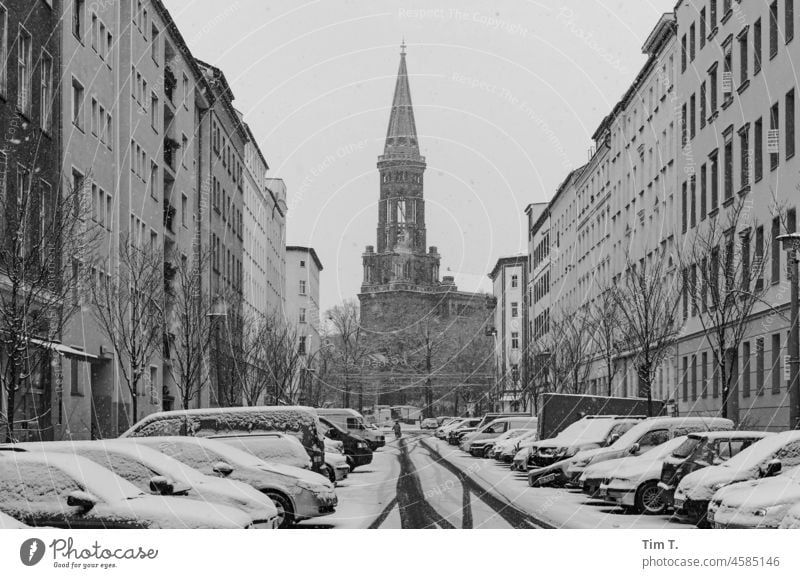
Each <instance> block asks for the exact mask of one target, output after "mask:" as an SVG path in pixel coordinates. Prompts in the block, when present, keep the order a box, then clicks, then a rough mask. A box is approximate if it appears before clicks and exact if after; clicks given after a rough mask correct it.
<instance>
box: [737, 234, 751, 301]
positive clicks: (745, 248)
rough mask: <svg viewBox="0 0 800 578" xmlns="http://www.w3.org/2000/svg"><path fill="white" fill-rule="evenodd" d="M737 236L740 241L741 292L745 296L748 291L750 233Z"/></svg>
mask: <svg viewBox="0 0 800 578" xmlns="http://www.w3.org/2000/svg"><path fill="white" fill-rule="evenodd" d="M739 236H740V240H741V257H740V259H741V264H742V291H743V292H744V293H745V294H746V293H747V292H749V291H750V233H749V232H747V231H742V232H741V233H739Z"/></svg>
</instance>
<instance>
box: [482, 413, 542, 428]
mask: <svg viewBox="0 0 800 578" xmlns="http://www.w3.org/2000/svg"><path fill="white" fill-rule="evenodd" d="M506 417H516V418H521V419H522V420H530V419H531V418H535V417H536V416H533V415H531V414H529V413H525V412H508V413H502V412H489V413H485V414H484V415H483V416H482V417H481V418H480V419H479V420H478V423H477V424H476V425H475V428H476V429H481V428H482V427H483V426H485V425H487V424H489V423H491V422H493V421H494V420H496V419H501V418H506Z"/></svg>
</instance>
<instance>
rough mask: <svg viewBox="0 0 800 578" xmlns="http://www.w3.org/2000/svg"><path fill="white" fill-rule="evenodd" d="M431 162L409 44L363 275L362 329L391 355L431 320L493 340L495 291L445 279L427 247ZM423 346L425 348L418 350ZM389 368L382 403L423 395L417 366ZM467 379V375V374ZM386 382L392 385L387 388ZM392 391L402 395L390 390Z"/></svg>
mask: <svg viewBox="0 0 800 578" xmlns="http://www.w3.org/2000/svg"><path fill="white" fill-rule="evenodd" d="M425 167H426V164H425V157H423V156H422V155H421V154H420V148H419V139H418V137H417V128H416V123H415V120H414V108H413V106H412V103H411V91H410V87H409V80H408V71H407V68H406V54H405V47H403V50H402V51H401V54H400V68H399V71H398V74H397V81H396V84H395V91H394V100H393V102H392V110H391V115H390V118H389V128H388V130H387V133H386V142H385V146H384V151H383V154H382V155H381V156H379V157H378V173H379V177H380V199H379V203H378V225H377V240H376V244H375V245H369V246H367V248H366V251H365V252H364V254H363V255H362V260H363V268H364V278H363V282H362V284H361V292H360V293H359V295H358V298H359V301H360V304H361V325H362V328H363V329H364V331H365V333H366V335H367V338H368V339H369V340H371V342H372V343H373V347H377V348H378V349H381V350H383V351H384V352H386V353H397V351H398V350H402V349H403V347H404V346H407V345H408V343H409V342H416V343H417V344H419V340H420V335H421V333H424V332H426V331H427V332H430V329H429V327H430V326H431V325H432V324H435V325H436V327H437V330H436V331H437V338H438V339H439V340H440V341H441V340H446V341H453V342H455V341H456V340H460V341H463V340H465V339H466V340H467V341H472V340H477V341H479V342H480V343H481V347H482V346H483V342H486V344H487V345H488V341H487V340H490V339H491V338H490V337H486V335H485V330H484V325H485V324H486V323H487V320H488V319H489V316H490V309H489V308H490V307H491V298H490V296H488V295H487V294H485V293H470V292H465V291H459V290H458V287H457V286H456V284H455V280H454V278H453V277H450V276H445V277H442V278H441V279H440V277H439V273H440V270H439V267H440V262H441V256H440V255H439V252H438V250H437V248H436V247H435V246H431V247H428V246H427V228H426V225H425V200H424V196H423V189H424V174H425ZM443 327H444V329H442V328H443ZM443 332H444V334H443ZM418 351H419V348H417V354H418ZM451 359H453V358H452V357H450V356H448V357H447V358H445V359H441V358H440V359H439V360H438V363H439V364H440V365H442V366H443V365H444V364H448V363H450V360H451ZM388 373H391V374H392V379H391V380H389V381H387V380H378V381H382V383H374V384H372V386H373V387H375V388H376V391H377V392H378V395H377V400H378V403H405V402H407V401H408V402H413V401H415V400H417V399H419V397H416V394H417V393H419V390H417V389H416V388H415V387H414V386H413V383H414V381H413V380H415V379H420V374H419V371H410V374H409V375H407V376H406V377H407V378H408V380H411V381H406V380H404V379H403V378H402V377H401V375H402V373H403V370H402V369H397V370H389V371H388ZM398 373H399V374H401V375H398ZM398 378H399V381H398ZM460 381H462V380H461V379H460V376H455V377H453V376H451V378H450V379H449V380H448V383H446V384H445V383H443V382H442V381H441V380H440V382H439V384H438V385H439V386H440V387H448V388H450V387H451V386H452V387H456V386H458V385H459V384H460V383H459V382H460ZM463 381H468V379H467V377H465V378H464V380H463ZM469 381H472V380H469ZM388 382H391V383H393V384H394V387H391V388H390V389H389V390H387V387H386V383H388ZM401 382H405V384H404V385H401ZM426 384H427V385H426V387H428V392H429V393H428V395H426V396H424V397H425V399H426V401H427V400H429V399H430V381H427V382H426ZM397 386H399V387H397ZM409 386H410V387H409ZM390 390H394V391H395V392H396V391H398V390H399V391H401V393H399V394H398V393H394V394H392V393H391V392H390ZM423 403H424V402H423Z"/></svg>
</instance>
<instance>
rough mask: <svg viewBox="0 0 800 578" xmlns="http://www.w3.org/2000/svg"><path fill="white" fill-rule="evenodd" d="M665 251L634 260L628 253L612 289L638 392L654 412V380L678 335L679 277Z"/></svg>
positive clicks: (649, 413)
mask: <svg viewBox="0 0 800 578" xmlns="http://www.w3.org/2000/svg"><path fill="white" fill-rule="evenodd" d="M665 259H666V255H660V257H659V255H656V258H653V259H640V260H639V262H638V263H637V262H635V261H634V260H633V259H632V258H631V256H630V254H628V255H627V257H626V270H625V272H624V273H622V276H621V279H620V280H619V282H618V283H617V285H616V290H615V291H614V292H613V293H612V295H613V296H614V298H615V299H616V300H617V305H618V307H619V311H620V312H621V318H622V322H623V324H624V327H625V330H624V332H623V344H624V346H623V347H624V349H627V350H628V351H629V352H631V353H632V355H633V365H634V367H635V368H636V374H637V377H638V381H639V395H642V396H644V397H647V411H648V415H651V416H652V415H653V393H652V390H653V381H654V380H655V375H656V372H657V371H658V369H659V367H660V366H661V363H662V362H663V361H664V359H665V358H666V356H667V355H668V353H669V351H670V349H671V347H672V345H673V343H674V342H675V339H676V337H677V335H678V329H679V328H678V326H677V314H678V307H679V303H680V291H679V285H680V281H679V280H678V279H677V278H676V275H675V274H674V272H672V271H669V270H668V266H667V264H668V262H667V261H666V260H665Z"/></svg>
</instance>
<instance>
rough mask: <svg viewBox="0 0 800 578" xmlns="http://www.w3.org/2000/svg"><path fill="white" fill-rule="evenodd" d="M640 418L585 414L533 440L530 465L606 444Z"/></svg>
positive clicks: (552, 460) (639, 420)
mask: <svg viewBox="0 0 800 578" xmlns="http://www.w3.org/2000/svg"><path fill="white" fill-rule="evenodd" d="M641 421H642V418H640V417H627V416H619V415H589V416H585V417H583V418H581V419H580V420H578V421H576V422H574V423H572V424H570V426H569V427H567V428H566V429H564V431H562V432H561V433H559V434H558V435H557V436H555V437H552V438H550V439H545V440H542V441H540V442H539V443H538V444H536V446H535V447H536V451H535V452H533V453H531V456H530V464H529V465H530V467H531V469H534V468H542V467H545V466H549V465H551V464H554V463H555V462H560V461H561V460H565V459H567V458H571V457H572V456H574V455H575V454H577V453H578V452H580V451H582V450H590V449H594V448H602V447H606V446H608V445H610V444H612V443H614V442H615V441H617V439H619V438H620V436H622V434H624V433H625V432H626V431H628V430H629V429H631V428H632V427H633V426H634V425H636V424H637V423H639V422H641Z"/></svg>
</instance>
